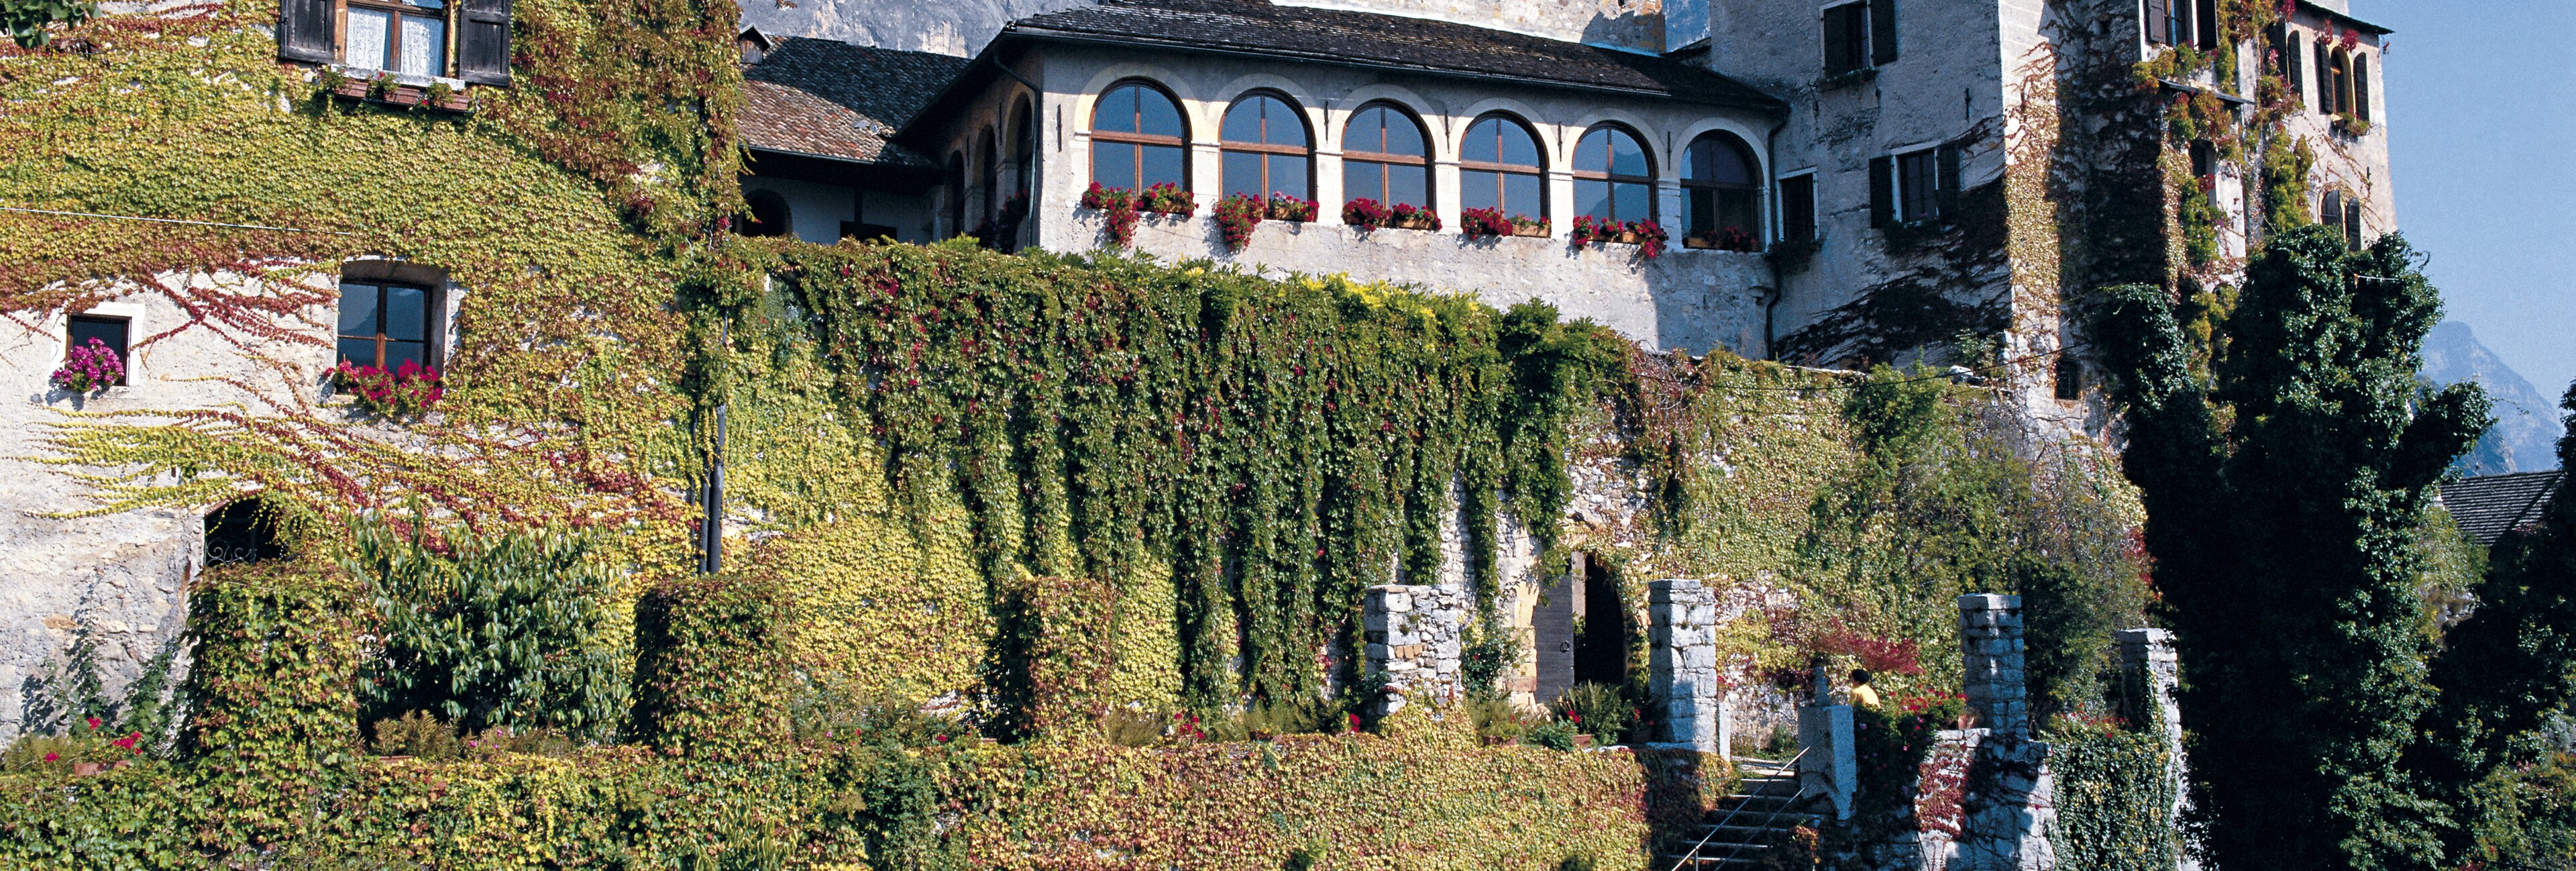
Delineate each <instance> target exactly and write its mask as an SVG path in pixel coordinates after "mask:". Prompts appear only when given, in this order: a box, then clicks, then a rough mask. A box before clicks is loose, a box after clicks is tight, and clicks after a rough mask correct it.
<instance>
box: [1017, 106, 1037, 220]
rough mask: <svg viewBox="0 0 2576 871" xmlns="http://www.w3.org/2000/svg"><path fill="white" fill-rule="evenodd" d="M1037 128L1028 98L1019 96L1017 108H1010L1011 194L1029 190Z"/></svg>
mask: <svg viewBox="0 0 2576 871" xmlns="http://www.w3.org/2000/svg"><path fill="white" fill-rule="evenodd" d="M1037 143H1038V128H1037V120H1036V116H1035V115H1034V114H1032V113H1031V112H1030V111H1029V98H1027V97H1021V98H1020V105H1019V107H1018V108H1016V109H1013V110H1011V194H1012V195H1013V196H1019V195H1023V194H1027V193H1028V192H1029V179H1030V178H1031V177H1033V176H1035V175H1036V174H1037V166H1036V163H1037V152H1038V148H1037Z"/></svg>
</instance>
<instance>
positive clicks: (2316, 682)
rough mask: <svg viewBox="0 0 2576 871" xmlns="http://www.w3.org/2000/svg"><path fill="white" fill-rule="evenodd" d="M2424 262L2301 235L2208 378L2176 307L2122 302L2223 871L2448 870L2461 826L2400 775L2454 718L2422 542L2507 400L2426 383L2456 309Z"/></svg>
mask: <svg viewBox="0 0 2576 871" xmlns="http://www.w3.org/2000/svg"><path fill="white" fill-rule="evenodd" d="M2414 261H2415V251H2414V249H2413V248H2412V247H2410V246H2408V245H2407V243H2406V241H2405V240H2404V239H2403V238H2402V237H2399V236H2396V235H2390V236H2386V237H2382V238H2381V239H2380V240H2379V241H2378V242H2377V243H2376V244H2373V245H2372V246H2370V247H2369V248H2368V249H2366V250H2361V251H2348V250H2346V248H2345V245H2344V241H2343V238H2342V236H2341V234H2339V233H2337V232H2334V231H2332V230H2330V229H2327V228H2322V227H2304V228H2299V229H2294V230H2290V231H2287V232H2284V233H2282V234H2281V235H2280V236H2278V237H2276V238H2275V239H2274V240H2273V241H2272V243H2271V244H2270V245H2269V246H2267V247H2266V248H2265V250H2264V252H2263V253H2262V255H2261V256H2260V257H2259V258H2258V259H2256V261H2255V262H2254V263H2253V264H2252V265H2251V267H2250V268H2249V270H2248V274H2247V283H2246V287H2245V289H2244V292H2243V297H2242V299H2241V300H2240V301H2239V303H2238V305H2237V307H2236V309H2235V311H2234V312H2233V313H2231V314H2230V315H2229V316H2228V317H2227V319H2226V321H2225V322H2224V323H2223V324H2222V325H2221V326H2220V331H2221V332H2222V333H2223V336H2224V338H2225V341H2224V342H2223V343H2222V344H2223V347H2224V348H2225V349H2226V350H2225V352H2224V354H2223V356H2222V357H2221V359H2219V360H2217V361H2215V362H2216V365H2214V366H2212V367H2211V371H2212V373H2213V374H2212V375H2210V376H2208V377H2202V376H2197V375H2195V374H2194V371H2193V360H2192V354H2191V347H2192V345H2191V343H2190V341H2189V339H2188V338H2187V337H2186V335H2185V333H2184V332H2183V330H2182V329H2181V327H2180V324H2179V323H2178V321H2177V319H2176V317H2175V304H2174V301H2173V299H2172V297H2171V296H2170V295H2169V294H2167V293H2166V292H2165V291H2163V290H2162V289H2160V288H2155V287H2145V286H2128V287H2120V288H2113V289H2111V290H2109V291H2108V292H2107V293H2106V300H2105V304H2104V306H2103V307H2102V310H2101V311H2100V313H2099V317H2098V320H2097V322H2096V325H2095V326H2096V330H2097V333H2096V334H2097V335H2100V336H2103V337H2106V339H2107V340H2106V341H2104V342H2102V343H2101V347H2103V348H2105V349H2106V350H2105V352H2104V357H2105V361H2104V362H2105V363H2106V364H2107V366H2108V368H2109V369H2110V370H2111V372H2112V373H2113V374H2114V377H2115V379H2116V383H2115V385H2114V389H2115V391H2116V395H2117V396H2118V397H2119V398H2120V399H2121V400H2123V401H2124V402H2125V403H2126V404H2127V406H2128V407H2127V419H2128V423H2129V427H2130V444H2129V447H2128V450H2127V454H2126V457H2125V463H2126V470H2127V472H2128V474H2129V476H2130V478H2131V480H2133V481H2135V482H2136V483H2137V484H2138V486H2139V488H2140V489H2141V490H2142V491H2143V493H2144V499H2145V501H2146V504H2147V512H2148V521H2147V529H2146V545H2147V550H2148V552H2149V553H2150V554H2151V555H2152V556H2153V557H2154V558H2155V560H2156V566H2157V568H2156V583H2157V585H2158V586H2159V587H2160V588H2161V591H2162V592H2163V594H2164V601H2165V603H2166V605H2167V607H2168V608H2169V609H2170V610H2169V615H2168V622H2169V624H2170V625H2171V626H2172V628H2173V630H2174V632H2175V636H2176V642H2177V644H2178V646H2179V648H2180V652H2181V654H2182V667H2183V688H2182V690H2181V694H2180V702H2181V704H2182V712H2183V725H2184V727H2185V728H2186V729H2187V730H2188V734H2189V735H2190V746H2189V750H2190V754H2191V762H2192V764H2191V771H2192V776H2193V780H2194V783H2193V788H2194V796H2193V812H2194V819H2193V822H2194V824H2195V825H2196V826H2197V827H2198V828H2199V829H2200V836H2201V837H2200V843H2201V845H2202V847H2203V848H2204V849H2205V850H2207V851H2208V853H2209V854H2210V856H2209V857H2210V858H2211V859H2212V860H2214V861H2215V863H2216V864H2217V865H2218V866H2219V867H2223V868H2280V869H2312V868H2346V867H2348V868H2357V869H2381V868H2399V867H2425V866H2429V865H2431V864H2434V863H2436V862H2438V861H2439V860H2440V857H2441V853H2442V843H2441V837H2440V835H2439V832H2440V831H2441V830H2442V829H2443V828H2444V827H2445V826H2446V825H2447V820H2446V817H2445V814H2444V813H2443V808H2442V806H2441V805H2440V804H2439V803H2438V802H2435V801H2433V800H2430V799H2429V798H2428V797H2427V796H2426V795H2425V791H2424V790H2422V789H2421V788H2420V785H2419V784H2418V783H2416V782H2415V780H2414V778H2412V777H2410V775H2409V773H2408V771H2407V769H2406V767H2405V766H2404V765H2403V764H2402V756H2403V754H2404V753H2405V751H2406V749H2407V748H2408V746H2409V745H2410V744H2412V743H2413V742H2414V734H2413V731H2414V729H2415V727H2416V724H2417V721H2418V719H2419V718H2420V717H2421V716H2422V715H2423V714H2424V713H2426V712H2427V711H2428V710H2430V708H2431V707H2432V704H2433V701H2434V692H2433V688H2432V686H2431V684H2430V683H2429V682H2428V681H2427V680H2426V675H2425V670H2426V667H2425V662H2426V658H2427V656H2428V655H2429V654H2430V653H2431V648H2432V642H2431V640H2430V639H2429V638H2427V637H2425V635H2424V634H2423V633H2422V632H2420V631H2419V630H2418V626H2419V619H2418V612H2419V605H2418V603H2419V601H2420V599H2419V597H2418V595H2417V591H2416V583H2417V580H2418V577H2419V576H2420V574H2421V573H2422V571H2423V563H2424V555H2423V553H2422V548H2421V545H2420V544H2419V542H2418V539H2417V536H2416V530H2417V526H2418V524H2419V522H2420V519H2421V517H2422V516H2423V513H2424V509H2425V506H2426V505H2427V503H2428V502H2429V500H2430V499H2431V487H2432V484H2433V483H2434V482H2435V481H2436V480H2438V479H2439V478H2440V476H2441V474H2442V472H2443V469H2444V467H2445V465H2446V464H2447V463H2448V462H2449V460H2450V458H2451V457H2453V456H2455V455H2457V454H2458V453H2459V452H2460V451H2462V450H2465V449H2467V448H2468V447H2469V446H2470V445H2471V444H2472V443H2474V442H2475V440H2476V438H2477V435H2478V433H2479V432H2481V431H2483V430H2484V429H2485V427H2486V425H2487V400H2486V398H2485V396H2484V395H2483V394H2482V393H2481V392H2479V391H2478V390H2477V389H2476V388H2475V387H2473V386H2468V385H2460V386H2455V387H2453V388H2450V389H2447V390H2444V391H2442V392H2440V393H2427V392H2425V391H2424V390H2423V389H2422V388H2421V387H2419V386H2418V384H2417V382H2416V380H2415V374H2416V369H2417V367H2418V363H2419V361H2418V359H2417V348H2418V347H2419V345H2420V343H2421V342H2422V340H2423V337H2424V334H2425V332H2426V331H2427V330H2429V329H2431V327H2432V326H2433V324H2434V322H2435V321H2436V320H2437V319H2438V318H2439V317H2440V314H2441V303H2440V297H2439V295H2438V294H2437V293H2436V292H2435V291H2434V289H2433V288H2432V287H2431V286H2430V285H2429V284H2427V283H2426V282H2425V280H2424V277H2423V275H2422V274H2421V273H2420V272H2418V271H2417V270H2416V269H2415V266H2414Z"/></svg>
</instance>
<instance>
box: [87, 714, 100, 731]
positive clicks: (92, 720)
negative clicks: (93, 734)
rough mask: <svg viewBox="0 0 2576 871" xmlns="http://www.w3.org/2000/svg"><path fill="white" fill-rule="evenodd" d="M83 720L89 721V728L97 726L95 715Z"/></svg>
mask: <svg viewBox="0 0 2576 871" xmlns="http://www.w3.org/2000/svg"><path fill="white" fill-rule="evenodd" d="M85 722H87V723H89V727H90V728H92V729H96V728H98V718H97V717H91V718H89V719H87V720H86V721H85Z"/></svg>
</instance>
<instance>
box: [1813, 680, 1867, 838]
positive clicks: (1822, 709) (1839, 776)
mask: <svg viewBox="0 0 2576 871" xmlns="http://www.w3.org/2000/svg"><path fill="white" fill-rule="evenodd" d="M1798 748H1799V752H1801V753H1805V754H1806V756H1805V757H1803V758H1801V759H1799V760H1798V793H1799V794H1800V795H1821V796H1825V797H1826V798H1829V799H1832V800H1833V803H1834V818H1835V819H1843V820H1847V819H1851V813H1852V794H1853V793H1855V792H1858V791H1859V790H1860V758H1859V757H1858V755H1856V753H1855V752H1854V749H1853V747H1852V709H1851V706H1850V705H1806V706H1803V707H1800V708H1799V709H1798Z"/></svg>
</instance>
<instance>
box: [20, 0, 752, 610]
mask: <svg viewBox="0 0 2576 871" xmlns="http://www.w3.org/2000/svg"><path fill="white" fill-rule="evenodd" d="M276 11H277V9H276V3H274V2H267V0H242V2H227V3H204V4H182V5H179V6H176V7H175V8H167V9H158V10H156V11H153V12H148V13H135V14H120V15H108V16H103V17H99V18H95V19H92V20H90V21H89V22H87V23H85V24H82V25H80V26H77V27H75V28H73V29H72V30H71V31H69V33H68V34H67V36H69V37H72V38H69V39H60V40H56V41H55V43H54V48H52V49H49V50H42V51H33V52H30V51H23V50H18V49H15V48H7V47H0V56H5V58H6V65H7V69H6V71H5V72H0V104H6V105H8V106H9V107H10V110H9V111H8V112H7V113H6V114H5V115H0V202H6V203H9V204H11V205H18V206H31V207H36V208H43V209H55V210H63V211H73V212H87V213H102V214H109V215H130V216H141V217H149V218H172V219H185V220H198V221H214V222H231V223H243V224H255V225H261V226H266V227H278V228H291V229H292V230H293V231H281V230H253V229H240V228H216V227H202V226H185V225H171V224H155V223H145V222H137V221H128V220H115V219H105V218H88V217H65V216H48V215H27V214H19V213H11V214H5V215H0V310H6V311H9V312H10V313H12V315H13V317H25V316H27V315H31V314H41V313H53V312H60V311H65V310H71V311H77V310H80V309H83V308H86V307H88V306H90V305H92V304H95V303H97V302H101V301H104V300H107V299H112V298H117V297H121V296H128V295H141V296H145V297H154V296H158V297H162V298H166V299H168V300H170V301H171V302H173V303H175V304H177V305H178V306H179V307H180V308H182V309H184V310H186V311H188V312H190V314H191V317H192V319H191V320H189V321H186V322H183V323H179V324H172V325H166V327H167V328H166V329H162V328H160V327H161V326H162V325H156V329H155V331H154V332H153V333H151V334H149V335H144V336H138V337H137V340H136V345H137V346H148V345H151V344H152V343H155V342H161V341H169V340H171V339H172V338H175V337H190V338H189V340H190V341H199V342H213V343H216V344H218V345H221V344H223V343H231V344H233V345H235V346H238V347H240V348H241V349H242V350H243V351H245V352H246V353H249V354H251V355H252V358H253V359H254V360H256V361H259V362H263V363H266V364H267V365H268V366H269V367H270V368H271V373H262V374H260V375H257V376H255V377H249V378H247V380H245V381H244V382H242V383H241V385H240V386H242V387H244V388H245V389H246V390H248V391H253V392H255V393H256V394H257V395H260V396H263V397H265V398H266V399H267V400H268V401H269V402H270V403H272V404H274V405H275V407H262V406H259V405H258V404H256V403H254V404H253V406H252V408H251V409H248V410H250V411H256V412H257V414H258V415H259V416H258V417H257V418H253V417H250V416H247V415H245V414H243V413H241V412H242V411H244V410H241V409H229V408H218V409H193V410H189V411H187V412H185V413H183V414H180V415H177V416H176V420H175V425H170V426H160V425H159V424H162V423H164V422H165V421H164V420H162V419H156V418H150V417H149V416H148V415H146V416H142V417H138V418H135V419H120V418H109V419H105V420H95V419H93V420H83V421H76V422H73V423H72V424H71V426H70V428H69V429H68V430H66V431H64V432H62V433H60V434H59V437H58V439H57V440H56V442H55V447H56V449H57V451H58V453H59V454H60V455H61V457H62V459H65V460H67V461H70V462H73V463H76V464H79V465H82V466H85V467H89V468H92V469H95V470H98V475H99V477H97V478H95V479H94V481H93V482H94V483H97V484H99V485H101V487H102V489H101V492H100V494H99V497H100V498H99V507H100V508H101V509H103V510H126V509H131V508H138V507H147V506H154V505H167V504H187V505H202V504H205V503H206V502H209V501H214V500H217V499H220V498H223V497H225V496H228V495H229V494H230V493H232V492H235V491H238V490H242V489H267V490H269V491H271V492H272V493H273V494H274V495H276V496H278V497H279V498H282V499H285V500H287V501H291V502H299V503H303V504H305V505H307V506H309V507H313V508H317V509H320V510H323V511H327V512H337V511H342V510H348V509H352V508H360V507H366V506H370V505H381V504H385V503H387V502H390V501H394V500H397V499H399V498H402V497H403V496H404V495H425V496H428V497H430V498H431V499H433V500H434V501H436V502H437V503H438V504H439V507H441V508H443V509H448V510H453V511H455V512H457V513H459V514H461V515H465V516H467V517H469V518H473V519H477V520H480V519H484V518H500V519H505V520H513V521H515V520H521V519H526V518H528V517H531V516H534V517H554V518H579V519H582V520H585V521H597V520H601V519H614V518H631V517H638V516H656V515H663V514H664V513H665V512H667V511H668V510H669V502H668V501H667V492H668V488H663V487H657V486H655V484H654V481H655V479H656V478H657V477H659V476H663V475H668V474H670V473H671V472H672V470H671V469H670V468H668V464H669V463H671V462H673V461H674V459H675V458H674V457H673V456H672V455H671V453H670V451H669V450H668V446H666V445H665V442H667V441H668V440H669V433H670V431H671V426H670V423H671V421H672V419H673V418H675V417H677V416H678V413H679V411H680V410H681V409H682V408H683V406H682V405H681V404H680V403H679V402H678V397H677V396H676V395H675V394H674V393H673V392H672V391H671V390H669V385H670V384H671V383H672V381H673V380H674V377H675V376H676V374H677V372H678V369H679V365H680V363H681V360H682V356H681V352H682V350H683V348H682V346H681V345H680V343H679V342H678V341H677V340H678V338H679V335H680V332H679V328H680V326H681V321H680V320H679V318H677V317H676V316H675V315H674V314H673V312H672V310H671V306H670V302H671V287H672V285H673V283H674V282H675V280H676V275H677V264H678V263H679V262H680V258H679V255H680V253H681V252H682V251H683V250H684V246H685V245H686V243H687V240H688V239H689V238H691V237H692V236H693V235H694V234H695V232H696V231H695V230H694V229H693V228H696V227H701V226H704V225H705V224H706V223H707V222H708V221H709V220H710V219H711V218H712V216H713V215H715V214H719V213H721V212H722V211H723V210H725V209H727V208H730V205H729V204H730V203H732V202H733V201H734V200H736V199H738V196H737V194H735V193H734V192H733V187H732V182H733V179H734V176H735V173H736V167H737V166H738V165H739V162H738V160H737V158H736V157H735V155H734V149H733V146H732V144H731V142H730V132H731V129H732V128H731V117H732V112H733V108H732V107H733V106H735V105H736V104H737V103H738V96H737V94H736V92H737V89H736V88H735V87H734V86H733V83H734V82H735V81H737V80H738V75H739V74H738V72H737V71H736V65H735V63H734V61H733V59H732V53H731V52H732V50H731V47H730V38H731V33H732V27H731V22H732V21H733V17H734V15H735V14H736V10H735V7H734V4H732V3H730V2H712V0H608V2H593V0H522V2H518V3H516V4H514V7H513V12H514V17H515V20H516V22H517V26H516V46H517V52H518V54H519V57H520V62H521V64H522V65H523V66H522V68H521V70H520V71H519V75H518V77H517V79H516V81H515V82H514V84H513V85H512V86H511V87H508V88H476V89H474V90H473V98H474V101H475V109H474V111H473V112H472V113H470V114H453V113H446V112H437V111H427V110H418V111H413V110H403V109H395V108H386V107H382V106H376V105H371V104H364V103H360V102H357V101H352V100H348V99H345V98H335V97H332V96H329V95H327V94H324V93H322V92H321V90H320V88H319V85H318V83H317V82H315V81H314V80H312V78H311V71H310V70H309V69H308V68H305V67H302V66H298V65H293V64H282V63H280V62H279V61H278V59H277V54H276V53H277V46H276V43H275V42H274V41H273V39H272V37H271V36H270V32H269V31H270V28H271V26H272V25H273V23H274V22H275V20H276ZM72 45H85V46H88V47H90V48H94V49H95V50H85V51H70V50H67V49H66V48H65V47H66V46H72ZM647 167H650V168H651V171H649V172H646V171H643V170H644V169H645V168H647ZM362 256H366V257H372V256H387V257H396V258H401V259H404V260H408V261H412V262H415V263H418V264H422V265H425V266H429V267H435V268H438V269H443V270H446V271H447V273H448V275H449V277H450V278H451V279H453V280H454V281H455V282H456V283H457V285H458V286H460V287H462V288H463V289H464V292H463V294H462V297H461V299H460V300H459V303H460V306H461V310H460V313H459V316H458V338H459V342H460V345H459V347H458V349H457V351H456V353H455V354H454V355H452V356H451V358H450V359H448V360H447V361H445V362H446V364H447V365H446V367H445V368H446V370H447V371H446V375H447V378H446V385H447V388H448V389H447V398H446V399H445V401H443V402H442V403H441V404H440V408H441V411H442V413H443V415H442V417H441V418H440V419H439V420H438V421H436V422H433V423H430V424H425V425H422V426H418V427H415V428H414V429H413V432H412V435H413V436H414V437H415V438H417V439H418V440H420V442H421V444H415V445H411V446H408V447H410V448H411V450H409V451H396V450H390V449H387V448H385V447H383V446H381V445H378V444H373V443H370V442H369V441H367V440H366V439H364V438H362V437H358V435H357V434H356V433H354V432H353V431H352V430H351V428H350V426H349V424H348V421H347V414H346V413H345V412H343V411H341V410H339V409H336V408H320V409H316V408H312V407H309V406H306V405H304V404H303V403H302V402H301V401H299V400H296V399H294V398H292V392H291V391H292V390H293V389H295V387H296V385H295V384H294V382H293V381H291V380H290V379H291V378H293V377H294V375H295V373H294V372H292V371H290V370H288V369H286V368H284V359H285V355H286V354H287V353H290V352H292V353H311V352H310V351H308V350H304V349H296V348H295V346H296V345H298V344H302V345H308V346H311V345H326V344H327V343H328V342H329V335H330V333H331V332H332V331H331V330H330V329H329V327H330V326H331V315H330V309H329V308H328V306H329V305H330V304H331V303H332V302H333V296H332V294H331V292H330V291H329V290H328V285H327V283H320V282H318V281H317V279H321V278H327V276H329V275H331V274H332V273H334V272H336V271H337V269H338V267H339V264H340V262H341V261H343V260H344V259H347V258H353V257H362ZM207 276H218V277H222V278H223V279H224V280H213V281H210V280H202V279H204V278H205V277H207ZM192 279H198V280H192ZM423 447H427V448H430V449H431V450H428V451H423V450H420V449H421V448H423ZM442 452H443V453H442ZM468 470H470V471H468ZM169 471H179V472H182V473H183V474H182V475H180V476H178V477H176V478H173V477H170V476H167V475H162V474H161V473H164V472H169ZM648 529H650V530H653V531H657V532H662V531H665V530H667V532H663V534H661V535H654V536H645V537H630V538H631V539H632V540H630V541H626V542H623V544H624V545H625V546H627V547H630V548H633V549H635V550H636V551H637V556H639V557H640V558H642V561H643V562H644V563H645V564H646V565H648V566H658V565H663V564H666V561H669V558H670V557H671V556H673V554H672V551H673V550H675V549H676V546H677V545H678V544H679V542H680V540H681V538H680V536H679V535H678V534H677V533H678V530H677V528H676V526H675V525H670V524H654V525H652V526H650V527H648Z"/></svg>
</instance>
